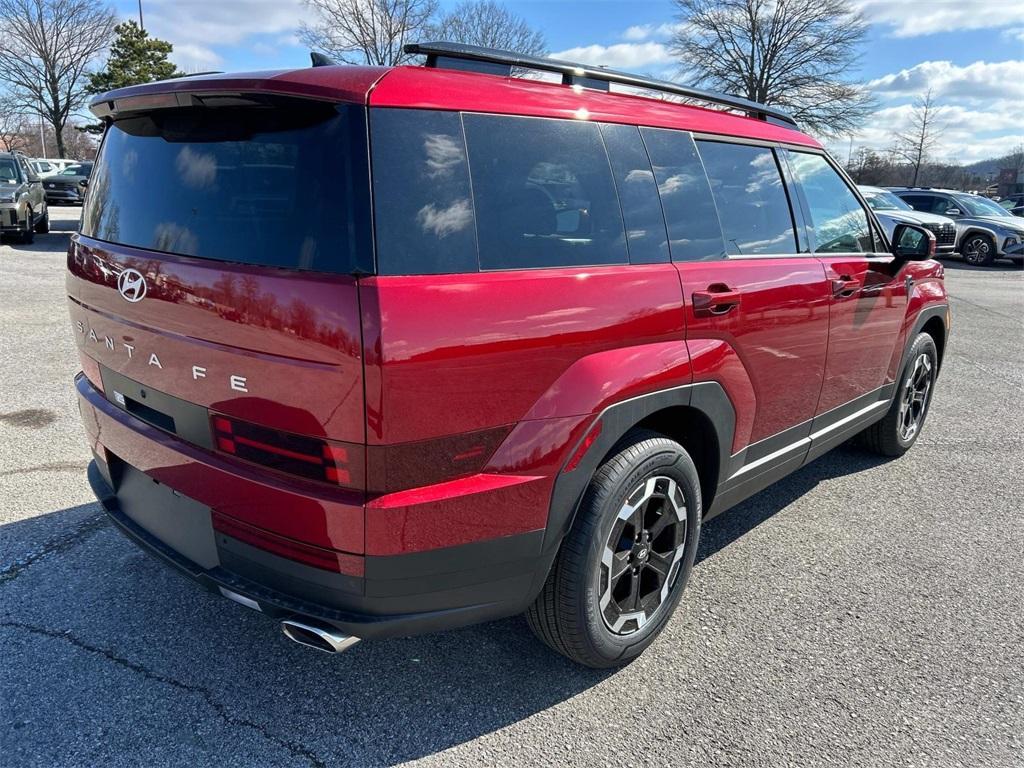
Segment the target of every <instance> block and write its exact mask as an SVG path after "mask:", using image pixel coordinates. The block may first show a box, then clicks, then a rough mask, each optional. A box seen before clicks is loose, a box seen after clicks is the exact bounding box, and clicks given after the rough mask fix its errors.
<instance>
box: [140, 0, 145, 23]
mask: <svg viewBox="0 0 1024 768" xmlns="http://www.w3.org/2000/svg"><path fill="white" fill-rule="evenodd" d="M139 29H141V30H143V31H145V29H146V24H145V23H144V22H143V21H142V0H139Z"/></svg>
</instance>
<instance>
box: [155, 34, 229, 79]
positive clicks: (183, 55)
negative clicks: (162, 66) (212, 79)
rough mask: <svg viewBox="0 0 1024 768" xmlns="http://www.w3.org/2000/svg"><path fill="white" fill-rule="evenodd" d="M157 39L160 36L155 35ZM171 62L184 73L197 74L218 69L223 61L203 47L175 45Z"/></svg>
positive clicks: (186, 44) (189, 44) (185, 44)
mask: <svg viewBox="0 0 1024 768" xmlns="http://www.w3.org/2000/svg"><path fill="white" fill-rule="evenodd" d="M157 37H160V35H157ZM161 39H162V40H166V39H167V38H165V37H163V38H161ZM171 61H173V62H174V63H175V64H176V65H177V66H178V68H179V69H181V70H183V71H185V72H198V71H199V70H206V69H212V68H214V67H219V66H220V65H221V64H222V63H223V61H224V60H223V59H222V58H221V57H220V56H219V55H218V54H217V53H215V52H214V51H213V50H211V49H210V48H207V47H206V46H205V45H194V44H192V43H175V44H174V53H172V54H171Z"/></svg>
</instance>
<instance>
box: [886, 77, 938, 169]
mask: <svg viewBox="0 0 1024 768" xmlns="http://www.w3.org/2000/svg"><path fill="white" fill-rule="evenodd" d="M941 111H942V110H941V107H939V106H938V105H936V103H935V99H934V97H933V95H932V90H931V88H929V89H928V90H927V91H925V92H924V93H923V94H922V95H921V96H919V97H918V98H917V100H916V101H915V102H914V109H913V111H912V112H911V113H910V127H909V128H908V130H907V131H906V132H904V133H898V134H896V143H895V144H894V145H893V152H894V153H895V154H896V155H897V156H898V157H900V158H902V159H903V160H905V161H906V162H907V163H908V164H909V165H910V168H911V170H912V171H913V179H912V180H911V182H910V186H912V187H916V186H917V181H918V177H920V175H921V166H923V165H924V164H925V163H926V162H927V161H928V158H929V157H930V156H931V154H932V152H933V151H934V149H935V147H936V145H937V144H938V143H939V137H940V136H941V135H942V131H943V129H944V127H945V126H942V125H940V124H939V116H940V113H941Z"/></svg>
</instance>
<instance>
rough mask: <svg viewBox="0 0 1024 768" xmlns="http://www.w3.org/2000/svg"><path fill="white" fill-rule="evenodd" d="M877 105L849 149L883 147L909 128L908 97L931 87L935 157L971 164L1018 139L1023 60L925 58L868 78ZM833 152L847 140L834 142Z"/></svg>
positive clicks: (1022, 136) (1022, 129) (1023, 114)
mask: <svg viewBox="0 0 1024 768" xmlns="http://www.w3.org/2000/svg"><path fill="white" fill-rule="evenodd" d="M868 88H870V89H871V90H872V92H873V93H874V94H875V95H876V96H878V97H879V98H880V100H881V103H882V108H881V109H879V110H877V111H876V112H875V113H874V114H873V115H871V117H870V118H869V119H868V120H867V121H866V123H865V125H864V126H863V128H862V129H861V130H860V131H858V132H857V133H856V134H855V135H854V137H853V149H854V150H856V149H857V148H859V147H869V148H871V149H875V150H882V151H884V150H886V149H889V148H890V147H892V145H893V143H894V142H895V140H896V135H897V134H898V133H901V132H905V131H907V130H909V128H910V122H911V115H912V112H913V109H914V105H913V101H914V99H915V98H916V97H917V96H919V95H920V94H922V93H923V92H924V91H926V90H928V89H929V88H931V90H932V93H933V96H934V97H935V103H936V105H937V107H938V115H937V125H938V126H939V127H940V129H941V132H940V136H939V143H938V146H937V147H936V150H935V152H934V157H935V159H937V160H941V161H944V162H958V163H972V162H975V161H977V160H984V159H987V158H990V157H997V156H999V155H1005V154H1006V153H1007V152H1010V151H1011V150H1012V149H1013V147H1014V146H1015V145H1017V144H1018V143H1021V142H1024V60H1011V61H995V62H989V61H976V62H973V63H971V64H966V65H964V66H958V65H956V64H953V63H952V62H950V61H925V62H922V63H920V64H917V65H915V66H913V67H909V68H908V69H903V70H900V71H899V72H893V73H891V74H887V75H883V76H882V77H879V78H876V79H875V80H872V81H871V82H869V83H868ZM834 150H835V152H836V153H837V155H838V156H840V157H843V158H845V157H846V155H847V153H848V152H849V151H850V144H849V139H848V138H847V139H846V140H843V139H839V140H837V141H836V142H835V144H834Z"/></svg>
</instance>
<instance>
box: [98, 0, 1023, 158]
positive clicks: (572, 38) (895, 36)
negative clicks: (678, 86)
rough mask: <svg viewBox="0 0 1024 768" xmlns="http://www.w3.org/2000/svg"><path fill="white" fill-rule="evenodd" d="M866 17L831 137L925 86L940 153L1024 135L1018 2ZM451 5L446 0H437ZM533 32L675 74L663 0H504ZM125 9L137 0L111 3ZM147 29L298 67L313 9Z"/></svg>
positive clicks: (890, 112) (195, 3)
mask: <svg viewBox="0 0 1024 768" xmlns="http://www.w3.org/2000/svg"><path fill="white" fill-rule="evenodd" d="M852 2H853V4H854V5H856V6H858V7H860V8H861V9H862V10H863V12H864V13H865V15H866V17H867V18H868V20H869V22H871V31H870V37H869V40H868V43H867V46H866V47H865V50H864V56H863V58H862V60H861V62H860V65H859V68H858V71H855V72H851V76H852V77H855V78H858V79H861V80H863V81H865V82H867V83H869V84H870V86H871V88H872V91H874V93H875V94H876V96H877V97H878V99H879V110H878V112H877V113H876V114H875V115H873V116H872V119H871V120H869V121H868V123H867V124H866V125H865V127H864V128H863V129H862V130H860V131H859V132H858V133H857V134H856V135H854V136H852V137H842V138H841V139H837V140H835V141H833V142H832V143H831V146H832V148H833V151H835V152H836V153H837V154H839V155H843V156H845V154H846V153H847V152H848V151H849V149H850V146H851V139H852V146H853V148H854V149H856V148H857V147H859V146H871V147H875V148H884V147H886V146H888V145H890V144H891V143H892V136H893V133H894V132H895V131H898V130H901V129H902V127H903V125H904V124H905V122H906V119H907V117H908V114H909V112H910V109H911V104H912V102H913V100H914V98H915V96H916V95H917V94H919V93H921V92H923V91H924V90H925V89H927V88H928V87H931V88H932V89H933V90H934V92H935V94H936V97H937V99H938V101H939V102H940V103H941V104H942V105H943V112H942V115H941V117H942V122H943V124H944V126H945V130H944V132H943V136H942V146H941V147H940V148H939V151H938V155H940V157H941V158H942V159H949V160H953V159H956V160H959V161H961V162H972V161H974V160H979V159H984V158H986V157H992V156H995V155H1000V154H1005V153H1006V152H1008V151H1010V150H1011V149H1012V148H1013V146H1014V145H1015V144H1017V143H1021V142H1024V0H852ZM454 4H455V3H454V2H448V1H445V0H442V7H450V6H452V5H454ZM506 4H507V5H508V6H509V7H510V8H511V9H512V10H513V11H515V12H516V13H518V14H519V15H521V16H522V17H524V18H525V19H526V20H527V21H528V22H529V23H530V24H532V25H533V26H535V27H536V28H538V29H540V30H541V31H542V32H543V33H544V35H545V37H546V38H547V42H548V47H549V49H550V50H551V51H552V53H553V54H556V55H564V56H565V57H566V58H571V59H576V60H582V61H586V62H587V63H593V64H607V65H609V66H614V67H619V68H623V69H627V70H632V71H637V72H645V73H651V74H657V75H661V76H671V75H672V74H673V71H674V69H675V67H674V65H673V63H672V60H671V56H670V54H669V52H668V49H667V47H666V42H667V38H668V35H669V33H670V25H671V24H672V23H673V21H674V20H675V8H674V4H673V3H672V2H670V1H668V0H646V1H645V0H629V1H628V2H623V1H622V0H587V1H586V2H580V1H577V0H516V1H512V2H507V3H506ZM115 7H116V8H117V11H118V12H119V14H121V15H122V16H124V17H126V18H135V17H137V13H138V7H137V0H117V2H115ZM143 12H144V18H145V21H146V27H147V29H149V31H150V33H151V34H154V35H156V36H158V37H161V38H163V39H166V40H169V41H170V42H171V43H173V44H174V46H175V55H174V56H173V57H172V58H173V59H174V60H175V62H176V63H177V64H178V65H179V66H180V67H182V68H183V69H185V70H187V71H200V70H208V69H218V70H225V71H233V70H245V69H277V68H285V67H303V66H307V65H308V63H309V57H308V51H307V50H306V49H305V48H303V47H301V46H299V45H298V41H297V40H296V38H295V29H296V27H297V26H298V23H299V21H300V20H302V19H304V18H308V17H309V13H310V12H309V11H308V10H307V8H306V7H305V6H304V5H303V3H302V2H301V0H143Z"/></svg>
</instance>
